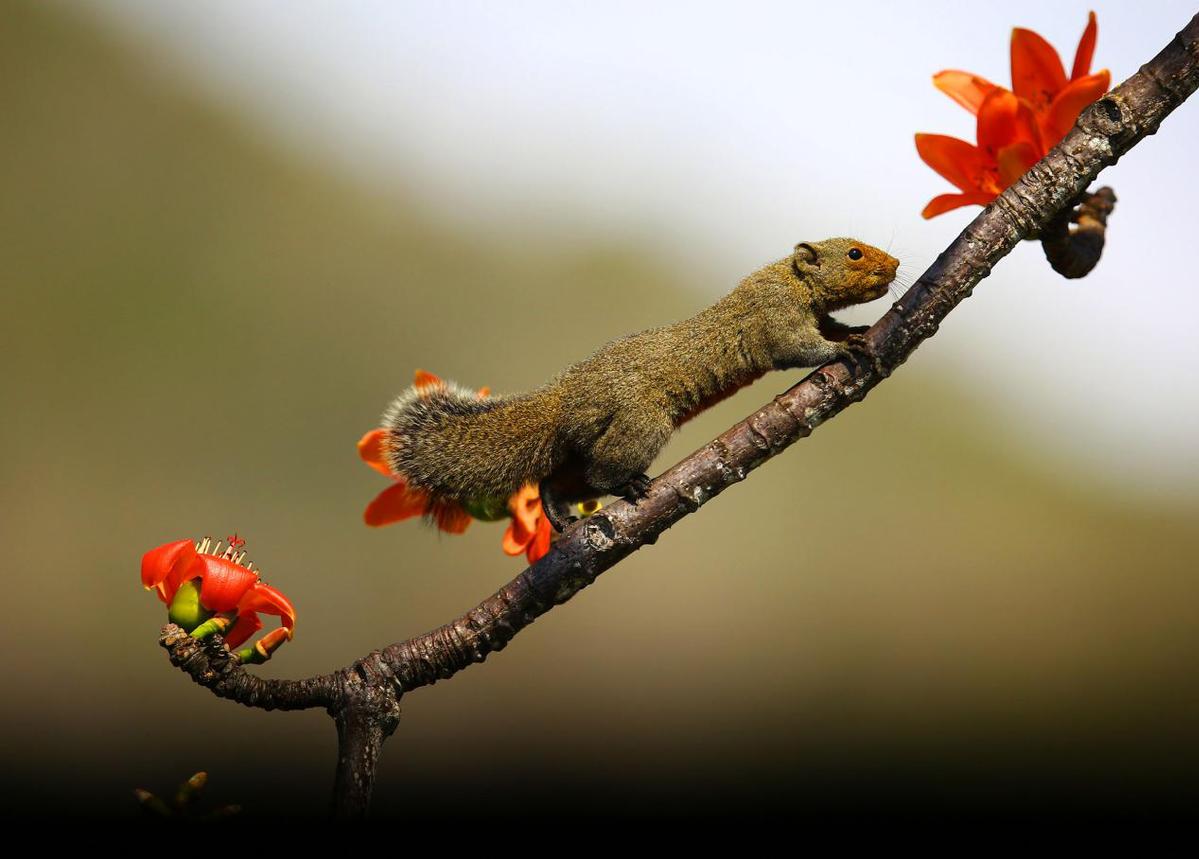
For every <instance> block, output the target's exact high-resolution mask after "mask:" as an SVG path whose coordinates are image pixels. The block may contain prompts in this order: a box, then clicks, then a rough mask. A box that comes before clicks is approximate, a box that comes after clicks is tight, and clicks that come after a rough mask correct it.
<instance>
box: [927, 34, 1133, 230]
mask: <svg viewBox="0 0 1199 859" xmlns="http://www.w3.org/2000/svg"><path fill="white" fill-rule="evenodd" d="M1097 33H1098V25H1097V24H1096V21H1095V13H1094V12H1091V13H1090V14H1089V16H1088V18H1087V26H1086V29H1085V30H1084V31H1083V34H1082V38H1081V39H1080V40H1079V42H1078V50H1077V51H1076V52H1075V54H1074V65H1073V67H1072V69H1071V72H1070V77H1069V78H1067V77H1066V71H1065V69H1064V68H1063V66H1062V61H1061V58H1060V57H1059V56H1058V53H1057V51H1055V50H1054V49H1053V46H1052V45H1050V44H1049V43H1048V42H1046V41H1045V40H1044V39H1043V38H1041V37H1040V36H1039V35H1037V34H1036V33H1034V32H1033V31H1032V30H1025V29H1021V28H1019V27H1017V28H1015V29H1013V30H1012V89H1011V90H1006V89H1004V88H1003V87H1001V86H997V85H996V84H993V83H991V82H990V81H988V80H986V79H985V78H982V77H979V76H978V75H975V74H972V73H970V72H963V71H957V70H952V69H950V70H946V71H943V72H939V73H937V74H936V75H933V84H934V85H935V86H936V87H937V89H939V90H941V91H942V92H944V93H945V94H946V95H948V96H949V97H950V98H952V99H953V100H954V101H956V102H957V103H958V104H960V105H961V106H962V107H964V108H966V109H967V110H968V111H970V112H971V113H973V114H975V115H976V116H977V117H978V122H977V129H976V131H977V139H978V145H977V146H972V145H971V144H969V143H967V142H966V141H964V140H958V139H957V138H955V137H947V136H945V135H943V134H917V135H916V151H917V152H919V153H920V157H921V158H922V159H923V160H924V163H925V164H927V165H928V166H929V167H931V168H933V169H934V170H936V171H937V172H938V173H940V174H941V175H942V176H944V177H945V178H946V179H948V180H949V181H950V182H952V183H953V184H954V185H956V186H957V188H958V190H959V191H961V193H959V194H941V195H940V196H937V197H934V198H933V199H932V200H931V201H929V204H928V205H927V206H925V207H924V211H923V212H922V213H921V214H923V215H924V217H925V218H932V217H935V216H937V215H940V214H942V213H944V212H948V211H950V210H951V209H956V208H958V207H960V206H970V205H979V206H985V205H987V204H988V203H990V202H991V201H992V200H994V199H995V198H996V197H997V196H999V193H1000V192H1001V191H1003V189H1004V188H1006V187H1008V186H1009V185H1011V184H1012V183H1013V182H1015V181H1016V180H1017V179H1019V178H1020V177H1021V176H1023V175H1024V173H1025V172H1026V171H1027V170H1028V168H1029V167H1031V166H1032V165H1033V164H1035V163H1037V162H1038V161H1040V160H1041V158H1043V157H1044V156H1045V153H1046V152H1048V151H1049V150H1050V149H1051V148H1053V147H1054V146H1056V145H1057V144H1058V142H1059V141H1060V140H1061V139H1062V138H1063V137H1065V136H1066V133H1067V132H1068V131H1069V130H1070V129H1071V128H1072V127H1073V126H1074V123H1075V121H1076V120H1077V119H1078V114H1079V113H1081V112H1082V109H1083V108H1084V107H1086V106H1087V105H1089V104H1090V103H1091V102H1093V101H1095V100H1096V99H1097V98H1099V97H1100V96H1101V95H1103V93H1105V92H1107V90H1108V87H1109V86H1110V84H1111V73H1110V72H1108V70H1107V69H1104V70H1103V71H1100V72H1096V73H1095V74H1091V73H1090V72H1091V57H1092V55H1093V54H1094V52H1095V37H1096V35H1097Z"/></svg>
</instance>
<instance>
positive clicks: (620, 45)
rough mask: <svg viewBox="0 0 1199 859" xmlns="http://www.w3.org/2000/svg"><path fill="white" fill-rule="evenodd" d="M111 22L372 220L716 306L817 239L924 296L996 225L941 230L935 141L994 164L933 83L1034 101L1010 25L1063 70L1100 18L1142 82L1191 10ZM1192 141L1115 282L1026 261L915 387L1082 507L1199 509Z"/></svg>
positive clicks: (1130, 238) (130, 6) (117, 12)
mask: <svg viewBox="0 0 1199 859" xmlns="http://www.w3.org/2000/svg"><path fill="white" fill-rule="evenodd" d="M89 5H91V6H92V9H93V11H94V12H95V13H96V14H97V15H98V16H99V17H100V18H102V19H103V20H105V21H106V22H108V23H110V24H111V25H112V26H113V27H115V28H118V29H119V30H121V31H123V32H125V33H127V34H130V35H131V36H132V37H133V38H136V39H137V40H138V41H140V42H143V43H144V45H145V46H148V47H150V48H151V49H152V50H153V51H154V52H155V53H157V54H158V55H159V56H160V57H161V58H162V60H163V61H164V63H167V64H170V65H173V66H175V67H177V68H178V69H179V70H180V72H181V73H182V74H184V75H186V76H188V77H190V78H192V79H194V81H195V82H196V83H197V85H199V86H200V87H202V88H203V89H204V91H205V92H206V93H207V94H208V95H210V96H212V97H213V98H215V99H216V100H218V101H220V102H222V103H224V104H226V105H229V106H231V107H232V108H234V109H235V110H237V111H239V112H241V113H242V114H244V115H246V116H248V117H251V118H252V119H254V120H256V121H257V122H259V123H260V124H261V127H262V128H263V133H264V135H266V136H267V137H268V138H269V139H270V140H271V142H273V143H276V144H278V145H281V146H285V147H288V148H291V149H294V150H297V151H299V152H300V153H302V154H304V155H305V156H307V157H314V158H319V159H322V160H324V161H326V162H327V163H329V164H331V165H334V166H335V167H336V168H338V169H341V170H344V171H346V172H347V173H348V174H349V175H351V176H353V177H354V178H355V179H356V180H357V181H359V182H361V183H362V184H363V185H365V186H366V187H369V188H371V189H372V190H373V191H374V192H375V193H379V194H383V195H386V194H388V193H392V192H395V191H402V192H404V193H412V192H413V191H415V192H416V193H418V194H419V195H420V196H421V197H423V198H425V199H426V200H428V201H431V202H433V203H434V204H436V205H437V206H438V207H439V208H441V209H442V210H443V211H444V212H445V213H446V214H447V215H448V216H450V217H453V218H456V219H459V220H461V221H463V222H466V223H468V224H471V225H473V226H476V227H477V228H478V229H480V230H481V231H488V230H491V229H494V228H495V226H496V225H500V226H501V227H502V228H503V229H505V230H517V231H519V235H520V236H521V240H523V241H529V242H536V243H545V244H551V243H556V244H571V243H586V242H591V241H593V240H594V239H596V238H597V237H598V238H611V239H615V240H620V241H625V240H633V241H635V242H636V243H637V244H638V245H639V246H641V247H642V248H644V249H646V250H647V251H650V252H653V253H658V254H661V255H662V256H664V257H665V258H666V259H667V260H668V261H669V262H670V263H671V264H673V265H677V266H684V267H685V270H686V271H687V272H689V274H690V276H691V280H692V282H693V283H694V286H695V289H696V291H697V307H698V305H699V304H701V303H704V302H706V301H708V300H710V298H711V297H713V296H715V295H716V294H718V293H720V292H723V291H726V290H727V289H728V288H730V287H731V286H732V285H733V284H734V283H735V282H736V280H737V279H738V278H739V277H741V276H742V275H744V274H745V273H747V272H748V271H750V270H752V269H753V268H755V267H757V266H758V265H759V264H761V263H762V262H765V261H767V260H770V259H773V258H777V257H778V256H781V255H783V254H784V253H785V252H787V250H788V249H789V248H790V247H791V246H792V245H793V244H794V243H795V242H796V241H800V240H804V239H819V238H823V237H825V236H829V235H842V234H852V235H856V236H859V237H860V238H862V239H863V240H866V241H870V242H872V243H875V244H879V245H882V246H888V245H890V246H892V248H893V250H894V251H895V252H896V253H897V255H898V256H900V257H901V259H902V260H903V261H904V263H905V266H904V270H905V272H906V273H907V274H909V275H911V276H914V275H916V274H919V273H920V272H921V271H923V269H924V268H925V266H926V265H927V264H928V263H929V262H931V260H932V259H933V258H934V256H935V255H936V254H937V253H938V252H939V251H940V250H941V249H943V248H944V246H945V245H946V244H948V242H949V241H950V240H951V239H952V238H953V237H954V236H955V235H956V234H957V232H958V231H959V230H961V228H962V227H963V226H965V224H966V223H968V221H969V219H970V218H972V217H973V216H974V214H976V213H977V211H978V210H977V209H976V208H970V209H964V210H960V211H958V212H953V213H950V214H948V215H944V216H942V217H940V218H937V219H935V220H933V221H928V222H926V221H923V220H922V219H921V218H920V216H919V212H920V209H921V208H922V207H923V205H924V204H925V202H927V200H928V199H929V198H931V197H932V196H934V195H936V194H939V193H942V192H944V191H948V190H951V189H950V187H949V185H948V183H946V182H945V181H944V180H942V179H941V178H940V177H939V176H937V175H936V174H935V173H933V172H932V171H931V170H930V169H929V168H927V167H926V166H925V165H924V164H923V163H922V162H921V161H920V160H919V159H918V158H917V156H916V153H915V148H914V145H913V142H912V135H913V133H914V132H917V131H923V132H935V133H944V134H952V135H955V136H959V137H963V138H965V139H969V140H973V131H974V129H973V118H972V117H970V116H969V115H968V114H967V113H966V112H965V111H964V110H962V109H961V108H959V107H958V106H957V105H955V104H954V103H953V102H951V101H950V100H949V99H948V98H946V97H945V96H943V95H941V94H940V93H939V92H937V91H936V90H935V89H934V88H933V87H932V85H931V83H930V76H931V75H932V74H933V73H934V72H936V71H938V70H940V69H942V68H964V69H968V70H970V71H973V72H976V73H978V74H981V75H983V76H984V77H988V78H990V79H992V80H994V81H996V82H997V83H1001V84H1005V85H1007V84H1010V76H1009V59H1008V39H1009V33H1010V29H1011V27H1012V26H1016V25H1019V26H1025V27H1029V28H1031V29H1034V30H1036V31H1038V32H1040V33H1041V34H1042V35H1043V36H1045V37H1046V38H1047V39H1048V40H1049V41H1050V42H1051V43H1052V44H1053V45H1054V46H1055V47H1057V48H1058V50H1059V52H1060V53H1061V54H1062V55H1063V59H1064V61H1065V64H1066V68H1067V70H1068V69H1069V67H1070V63H1071V61H1072V57H1073V52H1074V48H1075V45H1076V44H1077V41H1078V37H1079V35H1080V34H1081V32H1082V28H1083V26H1084V24H1085V21H1086V12H1087V10H1088V9H1090V8H1094V9H1095V10H1096V11H1097V13H1098V16H1099V40H1098V47H1097V50H1096V53H1095V58H1096V62H1095V68H1104V67H1106V68H1109V69H1111V71H1112V75H1113V79H1114V81H1115V82H1118V81H1121V80H1123V79H1124V78H1126V77H1128V76H1129V75H1130V74H1132V73H1133V72H1134V71H1135V70H1136V69H1137V67H1138V66H1139V65H1140V64H1141V63H1143V62H1145V61H1146V60H1148V59H1149V58H1150V57H1152V56H1153V55H1154V54H1155V53H1156V52H1157V51H1158V50H1159V49H1160V48H1162V47H1163V46H1165V44H1166V43H1167V42H1168V41H1169V40H1170V38H1171V37H1172V36H1173V34H1174V33H1175V32H1176V31H1177V30H1179V29H1181V28H1182V27H1183V26H1184V25H1185V24H1186V22H1187V21H1188V19H1189V18H1190V16H1191V15H1192V14H1193V13H1194V11H1195V10H1194V8H1193V7H1191V6H1190V5H1189V4H1187V3H1182V2H1155V3H1137V4H1132V3H1114V2H1112V3H1072V2H1071V3H1067V2H1060V3H1052V4H1050V3H1044V2H1006V3H989V4H988V3H976V4H965V3H948V2H946V3H922V4H899V3H885V4H879V3H854V2H839V3H832V4H830V3H821V4H806V3H781V2H780V3H766V2H762V3H747V2H739V3H736V4H733V3H728V4H706V3H655V4H648V3H635V2H608V3H602V4H601V3H582V2H519V3H518V2H509V3H482V2H459V3H401V2H390V3H389V2H320V3H318V2H295V0H289V2H283V0H271V2H268V0H257V2H248V0H209V2H205V3H195V4H193V3H188V4H184V3H161V2H154V0H108V2H104V3H95V4H89ZM1197 141H1199V99H1193V100H1192V101H1191V102H1188V103H1187V104H1186V105H1185V106H1184V107H1183V108H1181V109H1180V110H1179V111H1177V112H1176V113H1175V114H1174V115H1173V116H1172V117H1171V118H1170V119H1169V120H1167V122H1166V123H1165V124H1164V126H1163V129H1162V132H1161V133H1160V134H1159V135H1158V136H1157V137H1155V138H1152V139H1150V140H1149V141H1147V142H1145V143H1143V144H1141V145H1140V146H1139V147H1138V148H1137V149H1136V150H1134V151H1133V152H1132V153H1131V154H1130V156H1129V157H1128V158H1127V160H1126V163H1122V164H1120V165H1118V166H1117V167H1115V168H1112V169H1109V170H1108V171H1107V172H1106V173H1105V174H1104V175H1103V176H1102V177H1101V179H1100V182H1101V183H1105V184H1111V185H1112V186H1113V187H1114V188H1115V190H1116V192H1117V194H1118V196H1119V198H1120V202H1119V205H1118V207H1117V210H1116V213H1115V215H1114V216H1113V219H1112V222H1111V233H1110V239H1111V243H1110V245H1109V248H1108V250H1107V252H1106V253H1105V255H1104V258H1103V260H1102V262H1101V263H1100V266H1099V268H1098V269H1097V270H1096V271H1095V272H1094V273H1093V274H1092V275H1091V276H1089V277H1088V278H1086V279H1085V280H1082V281H1075V282H1066V281H1063V280H1062V279H1061V278H1059V277H1058V276H1057V275H1055V274H1054V273H1053V272H1052V271H1051V270H1050V269H1049V267H1048V264H1047V263H1046V262H1045V261H1044V258H1043V255H1042V252H1041V249H1040V247H1039V246H1037V245H1032V244H1026V245H1025V246H1022V247H1020V248H1018V249H1017V250H1016V251H1015V252H1014V253H1013V254H1012V256H1011V257H1009V258H1008V259H1007V260H1005V261H1004V262H1003V263H1002V264H1001V265H1000V266H999V267H998V268H997V269H996V272H995V274H993V275H992V276H991V277H990V278H989V279H988V280H986V281H984V282H983V283H982V284H981V286H980V287H979V288H978V290H977V291H976V292H975V296H974V297H973V298H972V299H970V300H969V301H967V302H966V304H964V305H963V306H962V307H961V308H959V310H957V311H955V312H954V314H953V315H952V317H951V318H950V319H949V320H948V321H947V323H946V325H945V326H944V327H943V328H942V330H941V332H940V333H939V334H938V335H937V337H935V338H934V339H933V340H932V341H930V342H929V343H928V344H926V345H925V346H923V347H922V348H921V349H920V351H919V352H917V354H916V356H914V358H913V359H912V362H911V363H912V364H915V365H918V366H923V367H925V368H926V369H928V368H931V367H933V366H934V365H933V364H932V363H931V362H935V366H936V368H937V369H940V370H943V371H945V372H947V373H952V374H954V375H955V377H957V378H958V379H959V381H960V383H961V384H964V385H971V386H975V390H976V391H977V393H978V399H979V400H980V401H983V402H987V403H989V405H990V406H991V407H993V408H994V410H995V414H996V420H997V421H999V422H1001V424H1002V425H1003V428H1004V429H1005V430H1007V431H1009V432H1011V433H1012V434H1013V438H1014V439H1015V440H1016V441H1017V443H1019V444H1021V445H1022V446H1025V447H1029V446H1031V447H1033V448H1034V449H1041V450H1043V451H1044V453H1045V460H1046V461H1047V462H1051V463H1053V464H1054V465H1055V466H1056V467H1058V468H1063V469H1066V470H1068V471H1069V472H1071V473H1072V474H1074V475H1076V476H1077V477H1078V479H1080V480H1084V481H1096V482H1099V483H1105V482H1108V481H1112V480H1115V481H1120V482H1121V483H1128V482H1131V483H1132V484H1133V485H1139V486H1141V487H1143V488H1144V489H1145V491H1147V492H1152V493H1158V492H1165V493H1174V492H1188V493H1193V492H1196V491H1199V445H1197V444H1196V435H1197V431H1199V386H1196V384H1195V378H1196V376H1197V375H1199V345H1197V342H1196V338H1195V336H1194V334H1193V333H1192V329H1191V326H1192V325H1193V322H1192V321H1191V320H1192V317H1193V316H1194V315H1195V313H1196V311H1197V310H1199V275H1197V274H1196V272H1195V268H1194V263H1193V262H1192V260H1193V259H1194V253H1193V250H1192V248H1193V245H1194V243H1195V241H1196V239H1195V232H1196V230H1195V228H1196V226H1197V225H1199V217H1197V216H1196V214H1195V211H1194V205H1195V204H1194V200H1195V199H1196V195H1197V194H1199V175H1197V173H1196V169H1195V159H1194V153H1195V151H1196V142H1197ZM567 300H568V293H567V294H566V295H565V296H564V301H567ZM885 309H886V302H879V303H878V304H877V305H872V306H871V307H869V308H867V309H865V310H863V311H860V312H859V313H857V314H856V316H855V318H857V319H859V320H869V319H873V318H874V317H877V316H878V315H880V314H881V313H882V312H883V311H884V310H885ZM661 321H663V320H647V325H648V324H654V323H658V322H661ZM580 357H582V356H580ZM902 378H903V373H902V372H901V373H900V374H899V375H898V376H897V378H896V380H895V381H894V382H892V383H890V384H902V381H901V380H902ZM1030 441H1031V442H1033V444H1032V445H1030V444H1029V442H1030Z"/></svg>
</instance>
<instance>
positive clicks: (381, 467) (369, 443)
mask: <svg viewBox="0 0 1199 859" xmlns="http://www.w3.org/2000/svg"><path fill="white" fill-rule="evenodd" d="M386 439H387V430H385V429H383V428H381V427H380V428H379V429H373V430H371V431H370V432H368V433H367V434H366V435H364V436H363V437H362V438H360V439H358V455H359V456H360V457H362V461H363V462H365V463H366V464H367V465H369V466H370V467H371V468H373V469H374V470H375V471H377V472H379V473H380V474H386V475H387V476H388V477H391V476H392V474H391V466H390V465H388V464H387V456H386V454H385V453H384V449H383V442H384V441H385V440H386Z"/></svg>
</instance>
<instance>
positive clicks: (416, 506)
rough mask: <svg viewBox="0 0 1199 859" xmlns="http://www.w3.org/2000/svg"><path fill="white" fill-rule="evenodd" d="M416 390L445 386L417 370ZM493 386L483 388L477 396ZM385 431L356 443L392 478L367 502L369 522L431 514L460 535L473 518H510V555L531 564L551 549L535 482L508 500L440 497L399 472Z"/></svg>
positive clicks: (374, 524)
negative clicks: (391, 461) (389, 457)
mask: <svg viewBox="0 0 1199 859" xmlns="http://www.w3.org/2000/svg"><path fill="white" fill-rule="evenodd" d="M413 386H414V387H415V388H416V390H417V393H418V394H419V393H421V392H422V391H433V390H436V389H439V388H443V387H445V382H444V381H443V380H442V379H441V378H440V377H438V376H435V375H434V374H433V373H429V372H426V371H424V370H417V371H416V376H415V378H414V380H413ZM489 394H490V389H488V388H480V389H479V397H480V398H482V397H486V396H488V395H489ZM386 438H387V431H386V430H385V429H382V428H379V429H373V430H371V431H370V432H368V433H366V434H365V435H364V436H363V437H362V438H361V439H359V441H358V455H359V456H360V457H361V458H362V460H363V461H364V462H365V463H366V464H367V465H369V466H370V467H371V468H373V469H375V471H378V472H379V473H380V474H384V475H386V476H387V477H389V478H391V480H392V485H391V486H389V487H387V488H386V489H384V490H383V491H382V492H380V493H379V494H378V495H376V496H375V498H374V500H372V501H371V502H370V504H368V505H367V506H366V510H365V511H363V514H362V518H363V520H364V521H365V522H366V524H367V525H370V526H372V527H379V526H382V525H390V524H391V523H392V522H402V521H404V520H405V519H411V518H412V517H414V516H428V517H430V518H431V519H432V521H433V522H434V524H436V526H437V527H438V529H440V530H442V531H445V532H446V533H449V534H461V533H462V532H463V531H465V530H466V528H467V526H468V525H470V523H471V520H472V519H479V520H482V521H485V522H490V521H495V520H496V519H502V518H504V517H506V516H511V517H512V522H511V524H509V526H508V530H507V531H506V532H505V533H504V539H503V543H502V547H503V550H504V551H505V552H506V553H507V554H509V555H519V554H520V553H521V552H524V553H525V555H526V557H527V558H528V560H529V563H530V564H532V563H535V562H536V561H538V560H539V559H541V558H542V557H543V556H544V555H545V554H546V552H548V551H549V547H550V537H551V533H552V529H551V526H550V523H549V520H548V519H547V518H546V517H545V516H544V515H543V514H542V511H541V498H540V495H539V494H538V490H537V487H536V486H531V485H530V486H525V487H523V488H522V489H521V490H520V491H518V492H516V493H514V494H513V495H512V497H511V498H508V499H478V500H472V501H470V502H467V503H457V502H453V501H445V500H437V501H434V500H432V499H431V498H430V496H429V493H428V492H427V491H426V490H423V489H417V488H414V487H411V486H409V485H408V483H407V481H406V480H405V479H404V477H403V475H399V474H395V473H394V472H393V471H392V470H391V466H390V464H389V463H388V461H387V455H386V450H385V448H384V443H385V441H386Z"/></svg>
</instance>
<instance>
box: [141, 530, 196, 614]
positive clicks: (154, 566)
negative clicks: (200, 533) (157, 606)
mask: <svg viewBox="0 0 1199 859" xmlns="http://www.w3.org/2000/svg"><path fill="white" fill-rule="evenodd" d="M195 560H196V546H195V544H194V543H193V542H192V541H191V540H176V541H175V542H174V543H164V544H163V545H161V546H159V547H158V548H156V549H151V550H150V551H148V552H146V554H144V555H142V585H143V586H145V588H146V590H149V589H150V588H156V589H157V590H158V598H159V599H160V600H162V601H163V602H164V603H167V604H168V605H169V604H170V602H171V600H172V599H174V598H175V591H177V590H179V585H180V584H182V583H183V575H184V573H185V572H186V571H187V570H188V569H189V568H190V567H191V565H192V564H193V563H194V562H195ZM197 575H198V573H197Z"/></svg>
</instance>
